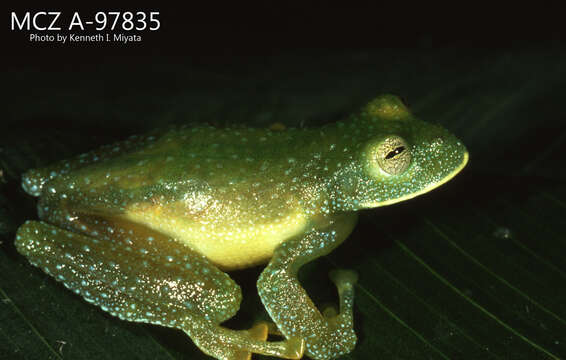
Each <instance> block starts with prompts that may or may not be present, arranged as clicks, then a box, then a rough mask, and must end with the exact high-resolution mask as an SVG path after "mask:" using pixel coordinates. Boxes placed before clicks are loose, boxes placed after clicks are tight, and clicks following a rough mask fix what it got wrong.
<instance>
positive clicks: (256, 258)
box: [123, 206, 307, 270]
mask: <svg viewBox="0 0 566 360" xmlns="http://www.w3.org/2000/svg"><path fill="white" fill-rule="evenodd" d="M166 213H167V211H166V210H165V211H164V208H163V207H161V206H155V207H145V206H144V207H143V208H139V207H137V208H132V209H129V210H127V211H126V213H125V214H124V215H123V217H124V218H126V219H128V220H130V221H133V222H135V223H139V224H143V225H145V226H148V227H150V228H152V229H154V230H156V231H159V232H161V233H163V234H166V235H168V236H171V237H172V238H174V239H176V240H177V241H180V242H182V243H184V244H185V245H187V246H188V247H189V248H190V249H192V250H193V251H196V252H198V253H200V254H202V255H204V256H206V257H207V258H208V259H209V260H210V261H212V262H213V263H214V264H215V265H217V266H218V267H220V268H221V269H224V270H233V269H241V268H246V267H249V266H253V265H258V264H261V263H265V262H267V261H268V260H269V259H270V258H271V256H272V255H273V251H274V250H275V248H276V247H277V246H278V245H279V244H281V243H282V242H283V241H285V240H286V239H289V238H291V237H293V236H295V235H298V234H300V233H301V232H303V231H304V229H305V227H306V224H307V218H306V215H305V213H304V212H303V211H302V210H300V211H294V212H290V213H287V214H285V215H284V216H282V217H280V218H276V219H272V220H271V221H270V222H269V223H260V222H255V221H248V222H246V221H238V222H228V221H218V220H211V221H204V220H203V219H200V220H197V219H194V218H191V217H174V216H167V215H171V214H166Z"/></svg>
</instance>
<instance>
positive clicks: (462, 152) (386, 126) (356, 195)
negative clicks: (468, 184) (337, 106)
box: [335, 95, 468, 209]
mask: <svg viewBox="0 0 566 360" xmlns="http://www.w3.org/2000/svg"><path fill="white" fill-rule="evenodd" d="M352 125H353V126H355V127H356V128H361V132H362V133H363V141H361V142H360V143H359V144H357V151H356V153H355V157H357V161H354V162H353V163H352V164H351V166H350V167H349V168H348V169H343V170H344V171H343V172H342V174H337V175H338V177H339V178H340V179H341V180H339V181H338V183H337V185H338V188H337V189H336V190H337V191H338V193H341V195H339V196H337V199H339V200H338V203H341V207H342V208H343V209H359V208H374V207H378V206H384V205H390V204H394V203H397V202H400V201H404V200H408V199H411V198H413V197H415V196H418V195H421V194H424V193H426V192H428V191H430V190H432V189H434V188H437V187H438V186H440V185H442V184H444V183H446V182H447V181H448V180H450V179H452V178H453V177H454V176H455V175H456V174H457V173H458V172H460V170H462V169H463V168H464V166H466V163H467V162H468V152H467V150H466V148H465V147H464V145H463V144H462V143H461V142H460V141H459V140H458V139H457V138H456V137H455V136H454V135H452V134H450V133H449V132H448V131H447V130H446V129H444V128H442V127H440V126H438V125H433V124H429V123H426V122H424V121H421V120H419V119H417V118H415V117H414V116H412V115H411V113H410V112H409V111H408V109H407V108H406V107H405V106H404V105H403V103H402V102H401V100H400V99H399V98H397V97H395V96H391V95H385V96H381V97H379V98H377V99H375V100H373V101H372V102H370V103H369V104H368V105H366V106H365V107H364V108H363V109H362V111H361V112H360V114H358V116H357V117H356V118H355V119H354V120H353V122H352ZM335 184H336V183H335Z"/></svg>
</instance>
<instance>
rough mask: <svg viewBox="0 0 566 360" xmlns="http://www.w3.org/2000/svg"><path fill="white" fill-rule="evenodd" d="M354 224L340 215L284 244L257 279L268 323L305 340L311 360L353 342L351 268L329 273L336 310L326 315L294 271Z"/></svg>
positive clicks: (334, 243) (333, 354)
mask: <svg viewBox="0 0 566 360" xmlns="http://www.w3.org/2000/svg"><path fill="white" fill-rule="evenodd" d="M355 222H356V216H355V215H354V214H352V215H350V214H347V215H343V216H341V217H339V218H337V219H336V220H335V222H334V223H333V224H331V225H330V226H328V227H327V228H325V229H323V230H318V231H312V232H310V233H308V234H306V235H305V236H304V237H303V238H296V239H292V240H289V241H287V242H285V243H283V244H282V245H280V246H279V248H277V249H276V250H275V254H274V256H273V258H272V260H271V262H270V263H269V265H268V266H267V267H266V268H265V270H264V271H263V273H262V274H261V276H260V278H259V280H258V288H259V294H260V297H261V300H262V302H263V304H264V305H265V307H266V309H267V311H268V312H269V314H270V315H271V318H272V319H273V321H275V323H276V324H277V326H278V328H279V329H280V330H281V331H282V332H283V334H284V335H285V336H286V337H297V336H298V337H301V338H304V339H305V341H306V348H305V353H306V354H307V355H308V356H309V357H311V358H313V359H333V358H336V357H338V356H340V355H341V354H346V353H349V352H350V351H351V350H352V349H353V347H354V346H355V343H356V334H355V333H354V330H353V315H352V307H353V300H354V284H355V282H356V279H357V277H356V275H355V273H354V272H352V271H343V270H341V271H337V272H333V273H331V278H332V280H333V281H334V283H335V284H336V286H337V287H338V294H339V296H340V314H338V315H335V316H329V317H325V316H324V315H322V314H321V313H320V312H319V310H318V309H317V308H316V306H315V305H314V304H313V302H312V301H311V299H310V298H309V296H308V295H307V293H306V291H305V290H304V289H303V288H302V287H301V284H300V283H299V281H298V280H297V273H298V271H299V268H300V267H301V266H302V265H303V264H305V263H307V262H309V261H311V260H313V259H315V258H317V257H319V256H322V255H325V254H327V253H328V252H329V251H331V250H332V249H333V248H334V247H336V246H337V244H339V243H340V242H341V241H342V240H343V239H344V238H345V237H347V236H348V235H349V234H350V232H351V230H352V228H353V227H354V225H355Z"/></svg>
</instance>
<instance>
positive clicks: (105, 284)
mask: <svg viewBox="0 0 566 360" xmlns="http://www.w3.org/2000/svg"><path fill="white" fill-rule="evenodd" d="M89 220H90V221H89ZM101 222H103V223H104V226H100V225H101ZM82 223H83V224H89V226H92V224H94V221H93V220H92V219H91V218H90V217H83V221H82ZM98 225H99V226H98V227H96V229H97V231H98V235H99V236H100V237H99V238H94V237H91V236H87V235H83V234H78V233H75V232H71V231H67V230H63V229H61V228H58V227H56V226H53V225H51V224H47V223H45V222H37V221H28V222H26V223H25V224H24V225H22V226H21V227H20V228H19V229H18V232H17V237H16V247H17V249H18V251H19V252H20V253H22V254H23V255H24V256H26V257H27V258H28V260H29V261H30V262H31V263H32V264H34V265H35V266H38V267H40V268H42V269H43V270H44V271H45V272H46V273H48V274H50V275H51V276H53V277H55V278H56V279H57V280H58V281H61V282H63V284H64V285H65V286H66V287H67V288H69V289H71V290H73V291H75V292H76V293H77V294H80V295H81V296H83V297H84V298H85V300H87V301H88V302H90V303H93V304H95V305H97V306H99V307H100V308H101V309H102V310H104V311H107V312H109V313H111V314H112V315H114V316H118V317H119V318H121V319H124V320H129V321H137V322H146V323H152V324H158V325H162V326H168V327H174V328H178V329H182V330H183V331H184V332H185V333H186V334H188V335H189V336H190V337H191V339H192V340H193V341H194V342H195V344H196V345H197V346H198V347H199V348H200V349H201V350H202V351H203V352H205V353H207V354H208V355H211V356H213V357H215V358H217V359H223V360H249V359H250V357H251V353H261V354H266V355H271V356H277V357H282V358H289V359H299V358H300V357H301V356H302V354H303V350H304V341H303V340H302V339H299V338H294V339H289V340H287V341H280V342H268V341H265V340H266V338H267V333H268V325H266V324H259V325H257V326H255V327H254V328H252V329H249V330H243V331H236V330H231V329H228V328H225V327H223V326H221V325H220V323H221V322H223V321H225V320H227V319H228V318H230V317H231V316H233V315H234V314H235V313H236V312H237V311H238V308H239V305H240V300H241V291H240V288H239V286H238V285H237V284H236V283H235V282H234V281H233V280H232V279H231V278H230V277H229V276H228V275H227V274H226V273H224V272H222V271H220V270H219V269H218V268H217V267H216V266H214V265H213V264H211V263H210V262H209V261H208V260H207V259H206V258H205V257H203V256H202V255H199V254H197V253H195V252H192V251H191V250H190V249H188V248H187V247H186V246H184V245H182V244H180V243H179V242H177V241H175V240H174V239H172V238H170V237H167V236H164V235H162V234H159V233H156V232H154V231H151V230H149V229H146V228H144V227H142V226H135V224H131V223H126V222H121V221H120V220H119V219H114V220H112V219H105V220H99V224H98ZM108 229H116V230H112V231H111V232H108ZM142 357H143V356H142Z"/></svg>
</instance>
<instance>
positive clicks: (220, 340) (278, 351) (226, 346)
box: [183, 318, 305, 360]
mask: <svg viewBox="0 0 566 360" xmlns="http://www.w3.org/2000/svg"><path fill="white" fill-rule="evenodd" d="M183 328H184V329H185V332H186V333H187V335H189V336H190V337H191V339H192V340H193V341H194V342H195V344H196V345H197V346H198V347H199V348H200V349H201V350H202V351H203V352H204V353H206V354H208V355H210V356H213V357H215V358H217V359H223V360H249V359H251V355H252V353H256V354H263V355H268V356H276V357H279V358H283V359H300V358H301V357H302V356H303V353H304V349H305V341H304V340H303V339H300V338H290V339H287V340H285V341H276V342H275V341H274V342H270V341H265V340H266V339H267V335H268V331H269V325H268V324H267V323H260V324H257V325H255V326H254V327H252V328H251V329H249V330H242V331H236V330H230V329H227V328H225V327H222V326H219V325H216V324H213V323H211V322H209V321H206V320H204V319H202V318H190V319H189V318H188V319H187V320H186V321H185V322H184V325H183Z"/></svg>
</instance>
